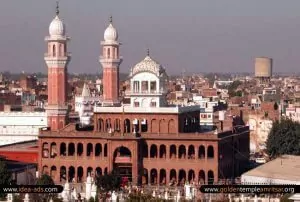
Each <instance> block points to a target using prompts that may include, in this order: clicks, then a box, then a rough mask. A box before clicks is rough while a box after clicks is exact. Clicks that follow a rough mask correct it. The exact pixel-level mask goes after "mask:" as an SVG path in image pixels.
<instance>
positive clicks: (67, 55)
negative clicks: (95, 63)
mask: <svg viewBox="0 0 300 202" xmlns="http://www.w3.org/2000/svg"><path fill="white" fill-rule="evenodd" d="M71 56H72V54H71V52H66V53H64V55H62V56H58V55H56V57H53V56H52V55H51V54H50V53H45V54H44V57H49V58H50V57H53V58H64V57H71Z"/></svg>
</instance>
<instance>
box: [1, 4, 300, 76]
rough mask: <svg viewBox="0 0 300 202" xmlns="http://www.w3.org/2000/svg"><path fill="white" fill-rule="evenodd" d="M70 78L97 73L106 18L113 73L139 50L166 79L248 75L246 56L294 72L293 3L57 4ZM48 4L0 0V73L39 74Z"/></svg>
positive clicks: (297, 31) (297, 22) (51, 8)
mask: <svg viewBox="0 0 300 202" xmlns="http://www.w3.org/2000/svg"><path fill="white" fill-rule="evenodd" d="M60 11H61V15H60V16H61V17H62V18H63V20H64V22H65V24H66V26H67V33H68V35H69V36H70V37H71V42H70V45H69V51H71V52H72V61H71V63H70V65H69V71H70V72H74V73H82V72H90V73H96V72H100V71H102V68H101V65H100V64H99V62H98V57H99V54H100V41H101V40H102V39H103V32H104V30H105V28H106V27H107V25H108V19H109V16H110V14H112V15H113V20H114V25H115V27H116V28H117V29H118V32H119V39H120V41H121V42H122V43H123V45H122V47H121V54H122V56H123V57H124V61H123V63H122V64H121V67H120V68H121V72H128V70H129V68H130V67H132V66H133V65H134V64H136V63H137V62H139V61H140V60H142V59H143V58H144V57H145V55H146V49H147V48H150V54H151V56H152V57H153V58H154V59H155V60H157V61H159V62H160V63H161V64H162V65H164V66H165V67H166V68H167V72H168V73H169V74H175V73H180V72H181V71H182V69H186V72H190V73H192V72H210V71H214V72H253V69H254V67H253V66H254V58H255V57H256V56H267V57H272V58H273V59H274V70H275V71H276V72H279V71H281V72H282V71H284V72H299V70H300V68H299V67H300V0H147V1H146V0H60ZM54 14H55V0H1V5H0V71H5V70H10V71H13V72H19V71H23V70H24V71H26V72H35V71H41V72H45V71H46V65H45V63H44V60H43V55H44V52H45V50H46V44H45V42H44V37H45V36H46V35H48V26H49V24H50V22H51V21H52V19H53V18H54Z"/></svg>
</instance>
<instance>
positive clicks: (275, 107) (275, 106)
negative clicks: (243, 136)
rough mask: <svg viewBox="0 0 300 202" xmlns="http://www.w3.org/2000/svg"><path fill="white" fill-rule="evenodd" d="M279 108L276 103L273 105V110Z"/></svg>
mask: <svg viewBox="0 0 300 202" xmlns="http://www.w3.org/2000/svg"><path fill="white" fill-rule="evenodd" d="M278 108H279V106H278V104H277V102H275V103H274V110H278Z"/></svg>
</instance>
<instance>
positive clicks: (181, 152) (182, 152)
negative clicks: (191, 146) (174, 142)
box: [178, 145, 186, 159]
mask: <svg viewBox="0 0 300 202" xmlns="http://www.w3.org/2000/svg"><path fill="white" fill-rule="evenodd" d="M178 150H179V151H178V154H179V158H180V159H182V158H186V148H185V146H184V145H180V146H179V149H178Z"/></svg>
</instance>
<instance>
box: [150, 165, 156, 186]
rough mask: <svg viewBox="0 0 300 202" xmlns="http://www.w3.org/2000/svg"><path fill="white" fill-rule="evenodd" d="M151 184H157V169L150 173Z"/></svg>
mask: <svg viewBox="0 0 300 202" xmlns="http://www.w3.org/2000/svg"><path fill="white" fill-rule="evenodd" d="M150 175H151V176H150V183H151V184H157V177H158V175H157V170H156V169H155V168H153V169H151V171H150Z"/></svg>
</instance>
